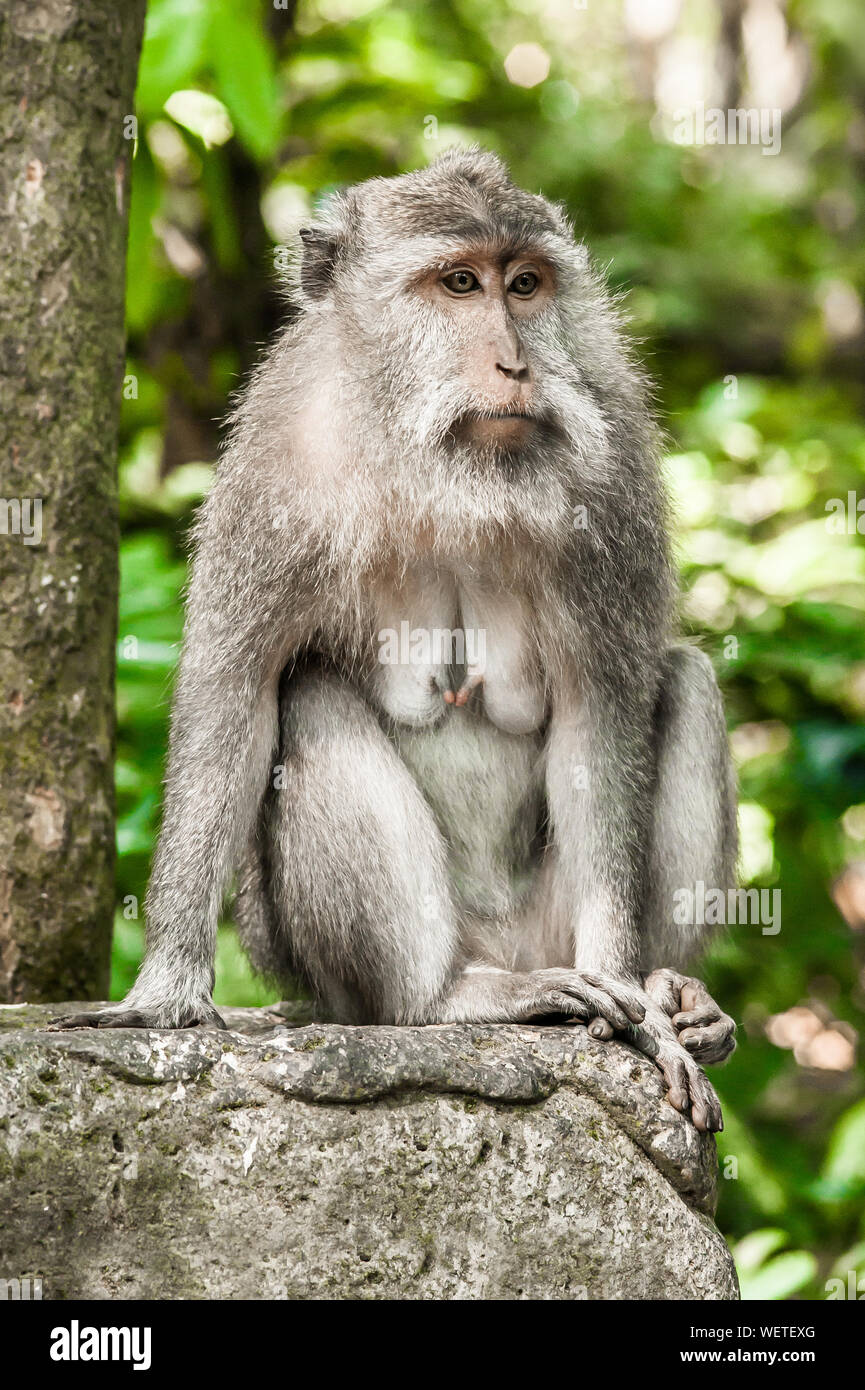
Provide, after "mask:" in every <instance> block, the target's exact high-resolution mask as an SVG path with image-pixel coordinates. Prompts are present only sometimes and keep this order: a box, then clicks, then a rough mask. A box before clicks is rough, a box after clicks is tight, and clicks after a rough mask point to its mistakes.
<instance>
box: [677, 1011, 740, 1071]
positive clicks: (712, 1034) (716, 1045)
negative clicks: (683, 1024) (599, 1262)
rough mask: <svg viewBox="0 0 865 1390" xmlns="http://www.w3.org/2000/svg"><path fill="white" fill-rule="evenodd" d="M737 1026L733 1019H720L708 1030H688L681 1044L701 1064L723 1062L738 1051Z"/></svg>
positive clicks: (681, 1039) (680, 1039) (683, 1035)
mask: <svg viewBox="0 0 865 1390" xmlns="http://www.w3.org/2000/svg"><path fill="white" fill-rule="evenodd" d="M735 1031H736V1025H735V1024H734V1023H733V1020H732V1019H731V1018H727V1017H726V1016H724V1017H722V1018H720V1019H719V1020H718V1022H717V1023H713V1024H711V1025H710V1026H709V1027H708V1028H694V1029H686V1030H685V1031H684V1032H682V1033H680V1034H679V1042H680V1043H681V1044H682V1046H683V1047H686V1048H687V1049H688V1051H689V1052H690V1054H691V1056H692V1057H696V1058H697V1060H698V1061H700V1062H709V1063H713V1062H723V1061H726V1059H727V1058H728V1057H729V1056H730V1053H731V1052H734V1051H735V1050H736V1039H735V1036H734V1034H735Z"/></svg>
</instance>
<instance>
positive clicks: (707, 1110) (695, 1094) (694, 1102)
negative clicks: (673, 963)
mask: <svg viewBox="0 0 865 1390" xmlns="http://www.w3.org/2000/svg"><path fill="white" fill-rule="evenodd" d="M655 973H656V974H657V975H670V976H672V975H674V972H673V971H656V972H655ZM589 978H591V977H589ZM649 978H650V979H652V978H653V977H652V976H650V977H649ZM676 978H679V979H681V980H682V983H683V985H685V984H695V983H697V982H696V981H687V980H686V979H685V978H684V977H683V976H678V977H676ZM667 983H669V982H667ZM653 988H654V989H655V990H658V989H659V988H660V985H659V982H658V981H655V984H654V986H653ZM642 998H643V999H644V1000H645V1003H646V1013H645V1018H644V1019H643V1020H642V1022H641V1023H640V1024H639V1025H638V1026H636V1027H633V1026H632V1027H630V1028H628V1030H627V1032H626V1033H625V1037H626V1039H627V1041H628V1042H631V1043H633V1044H634V1046H635V1047H638V1048H639V1050H640V1051H641V1052H643V1053H645V1055H646V1056H647V1057H651V1059H652V1061H653V1062H654V1063H655V1065H656V1067H657V1068H658V1070H659V1071H660V1073H661V1075H662V1076H663V1078H664V1081H665V1083H666V1086H667V1099H668V1101H669V1102H670V1104H671V1105H672V1106H673V1107H674V1109H676V1110H680V1111H682V1112H683V1113H686V1112H687V1111H688V1110H690V1112H691V1119H692V1121H693V1123H694V1128H695V1129H698V1130H700V1131H701V1133H705V1132H706V1131H709V1132H710V1133H716V1132H717V1131H718V1130H722V1129H723V1128H724V1120H723V1117H722V1115H721V1104H720V1101H719V1100H718V1097H717V1096H716V1094H715V1091H714V1088H713V1086H712V1084H711V1082H710V1081H709V1079H708V1077H707V1076H706V1073H705V1072H704V1071H703V1068H702V1067H701V1066H699V1065H698V1063H697V1062H696V1061H695V1060H694V1056H693V1047H692V1048H690V1049H689V1050H688V1051H686V1050H685V1048H684V1047H683V1046H682V1041H681V1034H679V1033H677V1029H676V1018H678V1017H681V1016H682V1011H681V1010H680V1007H679V1006H680V1003H681V1000H682V995H681V993H680V992H677V993H676V995H675V999H674V998H673V992H672V989H669V990H668V991H667V992H666V993H665V994H664V997H663V1001H659V1000H658V996H657V994H656V993H651V992H650V991H649V989H648V980H647V981H646V992H645V994H642ZM706 998H707V999H708V998H709V996H708V995H706ZM685 999H686V1001H688V1002H689V1001H690V995H688V994H686V995H685ZM710 1002H711V1001H710ZM674 1014H675V1017H674V1016H673V1015H674ZM728 1021H729V1020H728ZM690 1026H691V1027H692V1028H693V1027H694V1025H693V1024H691V1025H690ZM685 1028H686V1025H685V1024H683V1025H682V1030H683V1032H684V1031H685ZM589 1033H590V1034H591V1036H592V1037H593V1038H597V1039H599V1041H602V1042H604V1041H607V1040H608V1039H609V1038H611V1037H612V1036H613V1029H612V1028H611V1027H610V1023H609V1020H608V1019H605V1018H602V1017H599V1018H595V1019H593V1020H592V1021H591V1023H590V1024H589Z"/></svg>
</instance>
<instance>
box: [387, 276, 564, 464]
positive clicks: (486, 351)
mask: <svg viewBox="0 0 865 1390" xmlns="http://www.w3.org/2000/svg"><path fill="white" fill-rule="evenodd" d="M412 290H413V292H414V293H415V294H417V295H418V296H419V297H420V298H421V299H422V300H423V301H424V305H425V307H426V308H427V310H428V311H431V315H432V314H434V315H435V317H436V318H437V319H438V325H437V329H438V331H437V332H436V330H435V327H433V324H432V317H431V316H430V319H429V322H430V326H431V337H432V339H433V342H435V340H436V338H438V339H439V341H440V350H443V355H447V356H448V357H449V358H450V361H449V363H448V365H447V367H446V368H445V375H446V378H450V379H456V381H457V382H458V383H459V387H460V390H459V399H458V400H457V401H455V402H454V404H455V406H456V407H457V413H455V414H454V415H453V418H452V420H451V422H450V425H451V428H452V430H453V434H454V437H455V438H456V439H457V440H460V441H463V442H465V443H467V444H475V445H480V446H484V445H494V446H495V445H498V446H500V447H502V448H503V449H506V450H507V451H508V452H512V451H514V450H519V449H520V448H521V447H522V446H524V445H526V444H527V443H528V442H529V441H530V440H531V439H532V438H533V437H534V436H535V435H536V433H537V431H538V429H539V427H540V425H541V416H540V410H539V402H538V393H537V391H536V390H535V372H534V371H533V365H532V362H531V360H530V356H531V354H530V353H529V352H528V351H527V349H526V341H525V339H526V337H527V336H529V337H530V335H531V334H530V330H531V320H532V319H533V318H538V317H539V316H540V315H542V314H543V313H544V312H545V311H546V310H548V309H549V307H550V303H551V301H552V299H553V296H554V293H555V277H554V272H553V268H552V266H551V265H549V263H548V262H547V261H546V260H544V259H543V258H542V257H540V256H537V255H534V256H532V255H529V256H525V255H524V256H509V255H507V254H505V255H497V254H496V253H495V252H494V251H492V250H488V251H485V252H484V253H482V254H477V253H475V254H472V253H464V254H462V255H458V256H457V257H456V258H455V260H454V262H453V264H446V265H445V266H444V267H442V268H440V269H436V270H434V271H432V272H431V273H427V274H425V275H423V276H422V277H421V278H420V279H419V280H418V281H417V282H415V283H414V284H413V286H412ZM527 329H528V330H529V332H528V334H527ZM467 401H470V402H472V403H470V404H467Z"/></svg>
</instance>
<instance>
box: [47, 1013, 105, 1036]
mask: <svg viewBox="0 0 865 1390" xmlns="http://www.w3.org/2000/svg"><path fill="white" fill-rule="evenodd" d="M102 1016H103V1010H101V1009H99V1010H95V1011H94V1012H93V1013H84V1014H65V1015H64V1014H61V1015H60V1016H59V1017H58V1018H52V1019H49V1022H48V1032H49V1033H62V1032H64V1031H65V1030H67V1029H71V1028H98V1027H99V1026H100V1025H99V1020H100V1018H102Z"/></svg>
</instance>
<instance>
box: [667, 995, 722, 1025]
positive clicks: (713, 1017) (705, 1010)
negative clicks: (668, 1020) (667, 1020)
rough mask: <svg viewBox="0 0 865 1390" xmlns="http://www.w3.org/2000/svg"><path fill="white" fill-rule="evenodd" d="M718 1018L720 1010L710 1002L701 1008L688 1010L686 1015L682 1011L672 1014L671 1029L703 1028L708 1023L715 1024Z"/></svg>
mask: <svg viewBox="0 0 865 1390" xmlns="http://www.w3.org/2000/svg"><path fill="white" fill-rule="evenodd" d="M720 1017H721V1010H720V1009H719V1008H718V1006H717V1004H715V1003H712V1001H711V1000H710V1001H709V1004H706V1005H703V1006H702V1007H701V1008H698V1009H689V1010H688V1012H687V1013H685V1012H684V1010H683V1011H682V1012H681V1013H678V1014H673V1027H674V1028H679V1029H682V1028H705V1027H706V1026H707V1025H708V1024H710V1023H717V1022H718V1019H719V1018H720Z"/></svg>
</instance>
